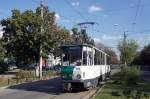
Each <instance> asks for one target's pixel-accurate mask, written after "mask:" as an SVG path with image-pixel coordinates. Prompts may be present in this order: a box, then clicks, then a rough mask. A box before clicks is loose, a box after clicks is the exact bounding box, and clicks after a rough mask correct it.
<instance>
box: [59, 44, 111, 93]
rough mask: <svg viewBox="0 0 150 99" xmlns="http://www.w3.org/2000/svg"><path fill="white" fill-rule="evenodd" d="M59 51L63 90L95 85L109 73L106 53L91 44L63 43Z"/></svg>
mask: <svg viewBox="0 0 150 99" xmlns="http://www.w3.org/2000/svg"><path fill="white" fill-rule="evenodd" d="M61 51H62V55H61V56H62V59H61V80H62V88H63V90H67V91H70V90H73V89H76V88H80V87H83V88H89V87H93V86H96V85H97V84H98V83H99V82H101V81H102V80H104V79H105V78H106V77H107V76H109V74H110V66H109V65H107V59H108V58H107V57H108V55H107V54H106V53H105V52H104V51H102V50H100V49H98V48H96V47H94V46H92V45H88V44H81V45H63V46H61Z"/></svg>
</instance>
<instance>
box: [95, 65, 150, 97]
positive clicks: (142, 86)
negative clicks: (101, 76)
mask: <svg viewBox="0 0 150 99" xmlns="http://www.w3.org/2000/svg"><path fill="white" fill-rule="evenodd" d="M94 99H150V83H148V82H146V81H144V80H143V79H142V78H140V74H139V69H138V68H136V67H124V68H122V70H121V71H120V72H119V73H117V74H115V75H113V76H112V78H111V80H109V81H108V82H107V83H106V85H105V87H104V88H103V89H102V91H101V92H100V93H98V94H97V95H96V96H95V97H94Z"/></svg>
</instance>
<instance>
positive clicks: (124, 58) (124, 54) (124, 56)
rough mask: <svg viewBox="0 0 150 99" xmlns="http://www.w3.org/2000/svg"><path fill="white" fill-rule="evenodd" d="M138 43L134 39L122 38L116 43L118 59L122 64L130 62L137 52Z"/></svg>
mask: <svg viewBox="0 0 150 99" xmlns="http://www.w3.org/2000/svg"><path fill="white" fill-rule="evenodd" d="M137 49H138V44H137V42H136V41H134V40H127V39H126V38H124V39H123V40H121V41H120V42H119V44H118V50H119V52H120V60H121V62H122V63H123V64H125V65H126V64H130V63H131V62H132V61H133V59H134V57H135V55H136V52H137Z"/></svg>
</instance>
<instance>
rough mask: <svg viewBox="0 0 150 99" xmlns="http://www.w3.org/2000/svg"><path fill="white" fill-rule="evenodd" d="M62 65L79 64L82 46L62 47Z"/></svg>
mask: <svg viewBox="0 0 150 99" xmlns="http://www.w3.org/2000/svg"><path fill="white" fill-rule="evenodd" d="M62 56H63V60H62V62H63V66H69V65H70V66H80V65H81V63H82V48H81V47H78V46H75V47H65V48H63V55H62Z"/></svg>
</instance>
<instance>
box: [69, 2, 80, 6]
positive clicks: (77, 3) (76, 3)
mask: <svg viewBox="0 0 150 99" xmlns="http://www.w3.org/2000/svg"><path fill="white" fill-rule="evenodd" d="M71 5H72V6H79V5H80V2H72V3H71Z"/></svg>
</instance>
